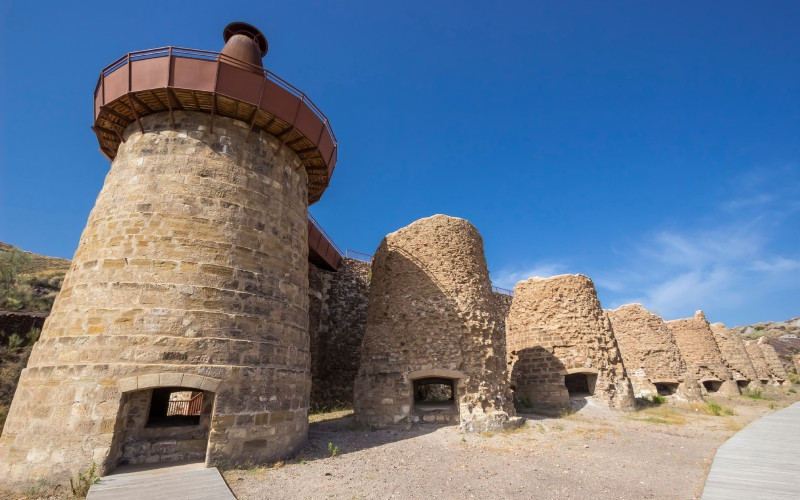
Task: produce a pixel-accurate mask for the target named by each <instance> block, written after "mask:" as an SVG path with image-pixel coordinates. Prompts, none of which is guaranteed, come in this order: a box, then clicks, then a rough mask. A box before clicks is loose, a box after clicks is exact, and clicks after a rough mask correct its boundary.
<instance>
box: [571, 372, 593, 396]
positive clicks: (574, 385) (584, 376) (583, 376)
mask: <svg viewBox="0 0 800 500" xmlns="http://www.w3.org/2000/svg"><path fill="white" fill-rule="evenodd" d="M596 383H597V374H594V373H570V374H567V375H565V376H564V385H566V386H567V392H569V397H570V398H573V397H585V396H591V395H593V394H594V386H595V384H596Z"/></svg>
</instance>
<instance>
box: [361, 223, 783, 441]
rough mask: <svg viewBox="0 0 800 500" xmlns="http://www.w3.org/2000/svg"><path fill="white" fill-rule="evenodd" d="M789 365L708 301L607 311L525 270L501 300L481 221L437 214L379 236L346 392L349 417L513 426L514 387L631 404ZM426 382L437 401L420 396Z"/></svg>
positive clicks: (531, 396)
mask: <svg viewBox="0 0 800 500" xmlns="http://www.w3.org/2000/svg"><path fill="white" fill-rule="evenodd" d="M755 356H758V359H754V358H755ZM786 378H787V377H786V373H785V371H783V370H782V368H781V367H780V362H779V361H777V356H776V355H775V352H774V350H773V349H772V348H771V347H770V346H769V344H766V343H753V344H752V345H748V346H747V347H746V346H745V344H744V343H743V341H742V339H741V338H740V337H739V336H737V335H736V334H734V333H733V332H731V331H730V330H728V329H727V328H725V326H724V325H722V324H719V323H718V324H714V325H709V323H708V321H707V320H706V318H705V317H704V315H703V313H702V312H698V313H697V314H695V316H694V317H692V318H688V319H682V320H675V321H669V322H665V321H664V320H662V319H661V318H660V317H658V316H657V315H655V314H652V313H650V312H648V311H646V310H645V309H644V308H643V307H642V306H641V305H639V304H630V305H625V306H622V307H620V308H618V309H616V310H609V311H604V310H603V309H602V307H601V305H600V302H599V301H598V299H597V293H596V291H595V288H594V284H593V283H592V281H591V280H590V279H589V278H588V277H586V276H583V275H562V276H555V277H552V278H531V279H529V280H526V281H521V282H519V283H518V284H517V285H516V287H515V288H514V296H513V299H512V300H511V301H510V302H509V301H508V300H503V299H502V297H498V294H496V293H494V292H493V291H492V286H491V281H490V279H489V272H488V268H487V265H486V259H485V256H484V253H483V241H482V239H481V236H480V234H479V233H478V231H477V230H476V229H475V227H474V226H473V225H472V224H470V223H469V222H468V221H466V220H464V219H458V218H453V217H447V216H444V215H435V216H432V217H428V218H425V219H421V220H418V221H416V222H414V223H413V224H411V225H409V226H407V227H405V228H402V229H400V230H398V231H396V232H394V233H391V234H389V235H387V236H386V237H385V238H384V240H383V241H382V242H381V244H380V246H379V247H378V249H377V251H376V253H375V256H374V260H373V264H372V279H371V285H370V300H369V308H368V313H367V326H366V331H365V333H364V340H363V343H362V349H361V362H360V368H359V372H358V375H357V377H356V381H355V390H354V398H353V402H354V409H355V417H356V419H357V421H359V422H360V423H362V424H365V425H369V426H373V427H386V426H405V427H407V426H410V425H411V424H412V423H414V422H419V421H430V422H447V421H452V422H454V423H456V422H460V424H461V425H462V427H465V428H467V429H469V430H484V429H492V428H498V427H500V428H502V427H508V426H512V425H516V424H517V423H518V420H517V419H515V418H514V417H513V415H514V406H513V402H514V400H516V401H517V402H518V403H520V404H522V405H529V406H539V405H546V406H568V405H569V404H570V396H571V395H575V394H592V395H593V396H594V397H595V400H597V401H600V402H602V403H604V404H607V405H608V406H610V407H612V408H618V409H627V408H632V407H633V404H634V397H645V396H650V395H655V394H675V395H676V397H679V398H682V399H698V398H700V397H701V395H702V394H704V393H707V392H720V393H723V394H738V393H739V387H740V386H745V385H747V384H749V383H753V384H757V385H760V384H761V383H762V382H767V381H779V382H780V381H783V380H785V379H786ZM433 387H435V388H436V389H435V390H433V389H432V388H433ZM433 393H435V394H438V395H440V396H441V397H440V399H441V400H433V401H430V400H426V399H425V395H427V394H433Z"/></svg>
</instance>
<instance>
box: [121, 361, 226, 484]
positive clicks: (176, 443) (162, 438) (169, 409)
mask: <svg viewBox="0 0 800 500" xmlns="http://www.w3.org/2000/svg"><path fill="white" fill-rule="evenodd" d="M219 383H220V381H219V380H217V379H212V378H209V377H202V376H199V375H193V374H183V373H160V374H159V373H156V374H148V375H140V376H138V377H129V378H126V379H122V380H120V381H119V382H118V386H119V387H120V389H121V391H122V395H121V400H120V405H119V411H118V414H117V418H116V424H115V426H114V439H113V444H112V451H111V454H110V456H109V459H110V460H109V464H108V465H110V467H109V468H108V470H109V471H110V470H111V469H113V468H114V467H116V466H117V465H134V464H142V463H166V462H180V461H204V460H205V459H206V453H207V450H208V441H209V435H210V430H211V420H212V416H213V413H214V403H215V395H216V389H217V386H218V385H219Z"/></svg>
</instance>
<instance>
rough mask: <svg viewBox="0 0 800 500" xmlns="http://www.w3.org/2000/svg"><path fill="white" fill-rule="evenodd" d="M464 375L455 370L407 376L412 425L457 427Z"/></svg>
mask: <svg viewBox="0 0 800 500" xmlns="http://www.w3.org/2000/svg"><path fill="white" fill-rule="evenodd" d="M464 378H465V377H464V375H463V374H461V373H460V372H457V371H454V370H422V371H418V372H415V373H412V374H411V375H410V376H409V380H410V382H411V390H412V402H413V406H412V410H411V413H412V415H413V421H414V422H415V423H419V422H424V423H441V424H458V423H460V416H459V405H458V402H459V399H460V396H461V395H462V394H461V393H463V387H462V384H461V383H462V382H463V379H464Z"/></svg>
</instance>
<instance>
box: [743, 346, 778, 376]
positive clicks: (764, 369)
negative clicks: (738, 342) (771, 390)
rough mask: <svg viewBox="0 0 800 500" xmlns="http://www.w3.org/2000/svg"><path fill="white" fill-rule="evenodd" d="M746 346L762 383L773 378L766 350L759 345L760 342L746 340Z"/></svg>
mask: <svg viewBox="0 0 800 500" xmlns="http://www.w3.org/2000/svg"><path fill="white" fill-rule="evenodd" d="M744 348H745V350H746V351H747V356H748V357H749V358H750V362H751V363H753V369H755V371H756V376H758V379H759V380H760V381H761V383H762V384H766V383H767V382H769V381H770V379H771V378H772V376H771V374H770V372H769V365H768V364H767V360H766V358H764V351H762V350H761V348H760V347H758V342H757V341H755V340H745V341H744Z"/></svg>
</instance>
